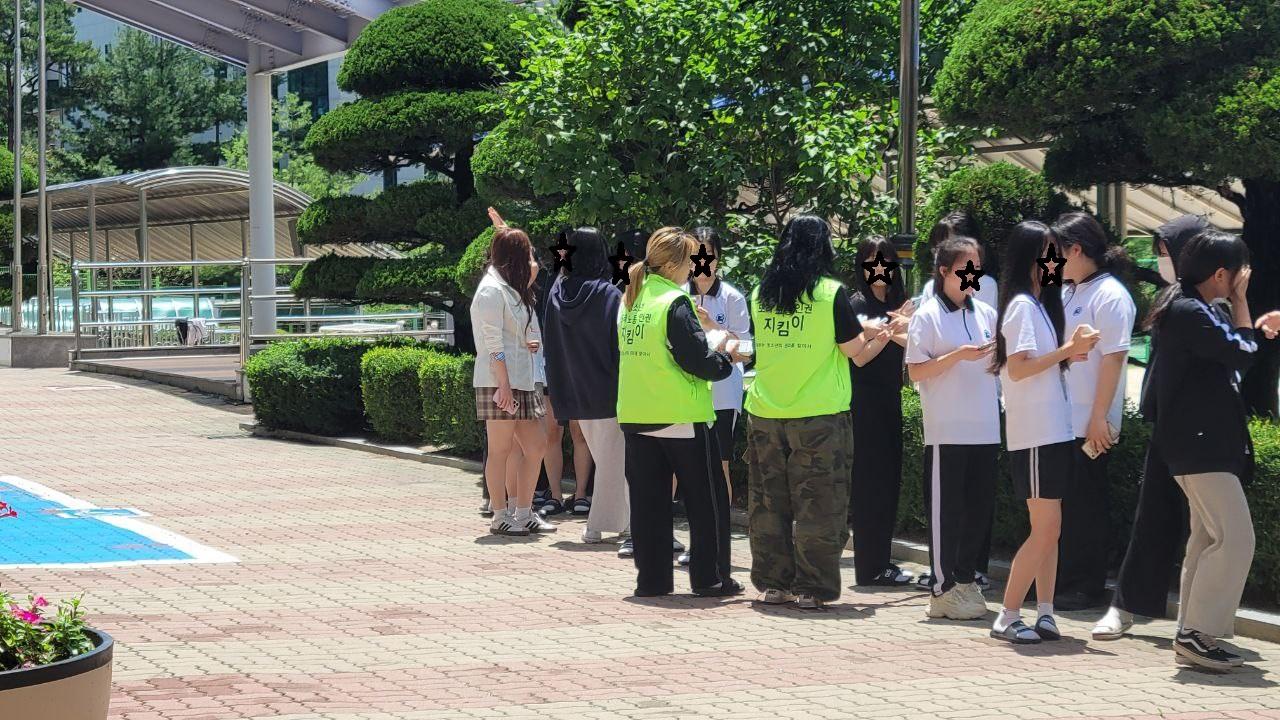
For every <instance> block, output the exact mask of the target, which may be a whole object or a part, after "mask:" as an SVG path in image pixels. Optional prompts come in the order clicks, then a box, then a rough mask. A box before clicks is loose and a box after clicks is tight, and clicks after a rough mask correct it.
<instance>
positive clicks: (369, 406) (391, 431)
mask: <svg viewBox="0 0 1280 720" xmlns="http://www.w3.org/2000/svg"><path fill="white" fill-rule="evenodd" d="M434 354H435V351H434V350H430V349H425V348H415V347H379V348H373V349H372V350H370V351H368V352H367V353H365V354H364V357H363V358H362V359H361V360H360V390H361V397H362V398H363V399H364V411H365V414H366V415H368V416H369V424H370V425H372V426H373V431H374V432H375V433H377V434H378V435H379V436H381V437H383V438H386V439H387V440H392V441H395V442H409V443H419V442H422V439H423V434H424V431H425V429H426V427H425V425H424V424H423V415H422V390H421V382H420V381H419V379H418V369H419V368H420V367H421V365H422V363H424V362H426V360H427V359H428V358H429V357H431V356H433V355H434Z"/></svg>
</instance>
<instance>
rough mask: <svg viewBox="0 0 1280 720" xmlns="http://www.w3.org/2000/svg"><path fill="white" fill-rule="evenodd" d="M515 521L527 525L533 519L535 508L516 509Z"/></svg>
mask: <svg viewBox="0 0 1280 720" xmlns="http://www.w3.org/2000/svg"><path fill="white" fill-rule="evenodd" d="M515 519H516V522H517V523H527V522H529V521H530V520H532V519H533V508H532V507H527V508H516V513H515Z"/></svg>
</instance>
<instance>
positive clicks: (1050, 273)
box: [1036, 243, 1067, 287]
mask: <svg viewBox="0 0 1280 720" xmlns="http://www.w3.org/2000/svg"><path fill="white" fill-rule="evenodd" d="M1036 264H1037V265H1039V266H1040V284H1041V285H1043V286H1044V287H1053V286H1054V285H1062V266H1063V265H1066V264H1067V260H1066V258H1064V257H1062V256H1061V255H1059V254H1058V246H1057V245H1054V244H1053V243H1049V249H1048V250H1046V251H1045V254H1044V257H1042V258H1036ZM1050 265H1053V266H1054V268H1053V269H1052V270H1050V269H1049V266H1050Z"/></svg>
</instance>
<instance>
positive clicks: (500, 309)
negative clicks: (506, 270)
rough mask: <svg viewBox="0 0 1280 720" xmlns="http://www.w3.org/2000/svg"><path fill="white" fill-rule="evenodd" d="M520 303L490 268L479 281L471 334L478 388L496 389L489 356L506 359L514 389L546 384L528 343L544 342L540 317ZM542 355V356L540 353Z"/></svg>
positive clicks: (475, 377) (518, 297) (544, 376)
mask: <svg viewBox="0 0 1280 720" xmlns="http://www.w3.org/2000/svg"><path fill="white" fill-rule="evenodd" d="M530 314H531V313H530V312H529V311H528V309H527V308H526V307H525V306H524V303H522V302H520V294H519V293H517V292H516V291H515V289H514V288H512V287H511V286H510V285H508V284H507V281H506V280H503V279H502V275H500V274H499V273H498V271H497V270H495V269H494V268H492V267H490V268H489V269H488V270H486V271H485V273H484V276H483V277H481V278H480V286H479V287H477V288H476V294H475V296H474V297H473V298H472V299H471V335H472V338H473V339H474V340H475V343H476V367H475V371H474V373H473V374H472V376H471V383H472V384H473V385H474V386H475V387H497V386H498V380H497V378H496V377H494V375H493V372H492V371H491V369H490V359H489V356H490V354H494V353H503V354H504V355H505V356H506V365H507V379H508V380H509V381H510V382H511V388H512V389H513V390H533V389H534V388H535V386H536V384H537V383H545V382H546V375H545V373H544V372H543V369H542V366H541V364H540V362H539V360H538V359H537V358H536V357H535V355H534V353H531V352H529V346H528V344H527V343H529V342H530V341H535V340H536V341H538V342H541V341H542V331H541V329H540V328H539V327H538V318H537V314H536V313H533V317H530ZM539 354H540V353H539Z"/></svg>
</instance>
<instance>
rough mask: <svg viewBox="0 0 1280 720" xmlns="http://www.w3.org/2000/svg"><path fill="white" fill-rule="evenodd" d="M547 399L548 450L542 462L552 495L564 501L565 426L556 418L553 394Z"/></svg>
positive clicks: (545, 423) (544, 421) (544, 422)
mask: <svg viewBox="0 0 1280 720" xmlns="http://www.w3.org/2000/svg"><path fill="white" fill-rule="evenodd" d="M543 399H544V400H545V401H546V408H547V414H546V417H544V418H543V424H544V426H545V427H546V451H545V453H544V457H543V459H542V464H543V465H546V466H547V487H549V488H551V497H553V498H555V499H556V500H559V501H560V502H564V493H563V492H562V480H563V479H564V445H563V444H562V441H563V440H564V428H563V427H561V425H560V423H559V421H557V420H556V411H555V407H553V406H552V404H551V396H550V395H548V396H547V397H545V398H543Z"/></svg>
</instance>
